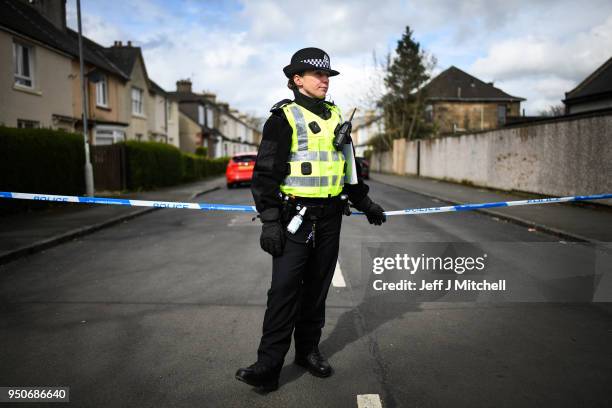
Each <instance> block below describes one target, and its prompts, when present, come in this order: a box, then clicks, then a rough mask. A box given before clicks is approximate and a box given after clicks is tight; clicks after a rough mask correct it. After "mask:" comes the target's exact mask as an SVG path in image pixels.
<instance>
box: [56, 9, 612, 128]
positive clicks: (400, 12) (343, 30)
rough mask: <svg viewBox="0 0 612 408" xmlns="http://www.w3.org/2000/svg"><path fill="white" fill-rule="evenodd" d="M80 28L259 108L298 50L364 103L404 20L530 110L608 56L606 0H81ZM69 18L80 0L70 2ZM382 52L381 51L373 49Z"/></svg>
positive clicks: (447, 56) (166, 79)
mask: <svg viewBox="0 0 612 408" xmlns="http://www.w3.org/2000/svg"><path fill="white" fill-rule="evenodd" d="M81 7H82V16H83V32H84V34H85V35H86V36H88V37H89V38H91V39H93V40H94V41H96V42H98V43H100V44H102V45H104V46H111V45H112V44H113V42H114V41H115V40H121V41H123V42H124V43H125V42H126V41H128V40H131V41H132V43H133V44H134V45H136V46H140V47H142V51H143V54H144V57H145V63H146V66H147V72H148V74H149V76H150V77H151V79H153V80H154V81H155V82H157V83H158V84H159V85H161V86H162V87H163V88H164V89H166V90H167V91H174V90H175V89H176V81H177V80H179V79H186V78H189V79H191V81H192V82H193V89H194V91H196V92H199V91H204V90H205V91H211V92H214V93H216V94H217V99H218V100H222V101H224V102H228V103H229V104H230V105H231V106H232V107H233V108H236V109H239V110H240V111H242V112H245V113H249V114H251V115H256V116H260V117H266V116H267V115H268V110H269V108H270V107H271V106H272V105H274V103H276V102H277V101H279V100H281V99H284V98H291V97H292V94H291V92H290V91H289V89H287V87H286V82H287V80H286V78H285V76H284V74H283V72H282V68H283V67H284V66H285V65H288V64H289V61H290V59H291V55H292V54H293V53H294V52H295V51H297V50H298V49H300V48H304V47H318V48H322V49H324V50H325V51H326V52H328V53H329V55H330V60H331V66H332V68H333V69H335V70H337V71H340V75H339V76H336V77H333V78H331V80H330V89H329V92H328V97H329V99H330V100H333V101H334V102H335V103H336V104H338V105H339V106H340V107H341V108H343V109H345V110H347V109H349V108H351V107H353V106H358V107H361V108H367V107H368V106H371V105H372V102H373V98H372V96H373V95H376V94H380V92H381V90H382V88H381V86H382V84H381V72H380V69H379V68H377V64H375V62H374V61H375V58H376V59H377V60H381V59H382V58H383V57H384V56H385V55H387V54H389V53H391V55H393V52H394V50H395V48H396V45H397V41H398V40H399V39H400V38H401V36H402V34H403V33H404V31H405V28H406V26H410V28H411V29H412V31H413V33H414V34H413V36H414V38H415V40H416V41H418V42H419V43H420V44H421V47H422V48H423V49H424V50H425V51H426V52H427V53H428V54H429V55H433V56H435V58H436V59H437V64H436V66H435V67H434V69H433V72H432V75H434V76H435V75H436V74H438V73H440V72H442V71H443V70H445V69H447V68H448V67H450V66H451V65H454V66H456V67H458V68H460V69H462V70H464V71H466V72H468V73H469V74H471V75H474V76H476V77H477V78H479V79H481V80H483V81H485V82H494V84H495V86H496V87H498V88H500V89H502V90H503V91H505V92H507V93H509V94H511V95H514V96H520V97H523V98H526V99H527V101H526V102H524V103H523V108H524V109H525V111H526V114H527V115H536V114H538V113H539V112H540V111H541V110H545V109H547V108H548V107H549V106H551V105H558V104H560V103H561V100H562V99H563V98H564V95H565V92H568V91H570V90H572V89H573V88H574V87H575V86H576V85H577V84H578V83H580V82H581V81H582V80H583V79H584V78H585V77H586V76H588V75H589V74H590V73H591V72H593V71H594V70H595V69H596V68H597V67H599V66H600V65H601V64H603V63H604V62H605V61H606V60H607V59H609V58H610V57H612V2H611V1H609V0H586V1H575V0H572V1H565V0H503V1H497V0H488V1H487V0H437V1H425V0H412V1H408V0H407V1H395V0H375V1H373V0H353V1H340V0H336V1H329V0H309V1H303V0H283V1H269V0H257V1H256V0H252V1H248V0H234V1H204V0H200V1H198V0H81ZM67 17H68V25H69V26H70V27H72V28H75V29H76V27H77V24H76V0H68V1H67ZM374 56H376V57H374Z"/></svg>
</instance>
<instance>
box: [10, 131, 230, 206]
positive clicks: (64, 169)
mask: <svg viewBox="0 0 612 408" xmlns="http://www.w3.org/2000/svg"><path fill="white" fill-rule="evenodd" d="M123 144H124V145H125V149H126V166H127V169H126V170H127V173H126V174H127V184H128V185H127V188H128V189H130V190H144V189H151V188H155V187H166V186H171V185H175V184H179V183H181V182H183V181H194V180H198V179H201V178H204V177H209V176H214V175H219V174H223V173H224V172H225V168H226V165H227V162H228V159H227V158H220V159H208V158H205V157H202V156H197V155H194V154H185V153H181V152H180V150H179V149H177V148H176V147H174V146H172V145H167V144H164V143H155V142H138V141H127V142H124V143H123ZM94 177H95V174H94ZM0 191H18V192H23V193H48V194H60V195H83V194H84V193H85V149H84V146H83V136H82V135H79V134H75V133H67V132H65V131H62V130H52V129H17V128H9V127H5V126H0ZM0 203H1V204H2V205H1V206H0V214H3V213H4V214H6V213H12V212H15V211H23V210H24V209H31V208H40V207H45V206H47V203H45V202H37V201H36V202H33V201H21V200H4V199H3V200H1V201H0Z"/></svg>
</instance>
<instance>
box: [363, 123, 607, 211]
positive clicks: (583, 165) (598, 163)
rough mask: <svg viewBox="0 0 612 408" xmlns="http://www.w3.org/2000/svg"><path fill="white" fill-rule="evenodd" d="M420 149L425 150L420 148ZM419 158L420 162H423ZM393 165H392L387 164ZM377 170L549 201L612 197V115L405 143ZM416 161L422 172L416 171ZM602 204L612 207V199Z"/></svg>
mask: <svg viewBox="0 0 612 408" xmlns="http://www.w3.org/2000/svg"><path fill="white" fill-rule="evenodd" d="M418 144H420V148H419V146H418ZM419 155H420V159H419ZM388 160H391V162H392V163H389V164H384V163H385V162H386V161H388ZM377 161H381V162H382V163H383V164H382V165H380V166H379V168H380V170H379V169H378V168H377V167H374V166H373V170H375V171H383V172H394V173H397V174H420V175H421V176H425V177H431V178H435V179H441V180H449V181H455V182H462V183H469V184H473V185H477V186H483V187H490V188H495V189H500V190H517V191H525V192H531V193H537V194H545V195H550V196H567V195H587V194H602V193H611V192H612V112H609V111H607V112H605V113H601V114H598V115H593V114H591V115H582V116H578V117H569V118H559V119H555V120H550V121H546V122H542V123H531V124H527V125H522V126H520V127H512V128H504V129H498V130H492V131H488V132H481V133H473V134H466V135H463V136H455V137H453V136H449V137H442V138H434V139H428V140H421V141H420V142H417V141H412V142H406V141H404V140H397V141H395V143H394V149H393V152H387V153H385V154H384V155H377V154H375V155H373V158H372V162H373V163H377ZM417 161H419V164H420V166H419V167H420V168H419V169H417ZM598 202H600V203H605V204H609V205H612V200H601V201H598Z"/></svg>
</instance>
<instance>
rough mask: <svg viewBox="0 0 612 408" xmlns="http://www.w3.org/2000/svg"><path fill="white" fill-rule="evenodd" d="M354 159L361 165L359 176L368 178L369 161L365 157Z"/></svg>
mask: <svg viewBox="0 0 612 408" xmlns="http://www.w3.org/2000/svg"><path fill="white" fill-rule="evenodd" d="M355 161H357V163H359V165H360V166H361V178H362V179H364V180H368V179H369V178H370V162H368V161H367V160H366V159H365V157H355Z"/></svg>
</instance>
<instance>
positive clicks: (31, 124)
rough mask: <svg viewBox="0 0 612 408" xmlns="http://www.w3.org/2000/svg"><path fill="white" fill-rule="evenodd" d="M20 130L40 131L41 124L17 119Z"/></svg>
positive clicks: (35, 121)
mask: <svg viewBox="0 0 612 408" xmlns="http://www.w3.org/2000/svg"><path fill="white" fill-rule="evenodd" d="M17 127H18V128H19V129H40V122H39V121H37V120H29V119H17Z"/></svg>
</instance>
